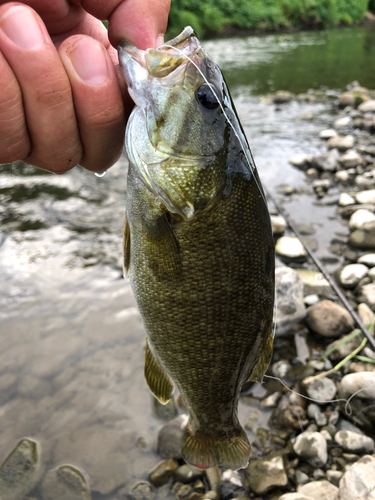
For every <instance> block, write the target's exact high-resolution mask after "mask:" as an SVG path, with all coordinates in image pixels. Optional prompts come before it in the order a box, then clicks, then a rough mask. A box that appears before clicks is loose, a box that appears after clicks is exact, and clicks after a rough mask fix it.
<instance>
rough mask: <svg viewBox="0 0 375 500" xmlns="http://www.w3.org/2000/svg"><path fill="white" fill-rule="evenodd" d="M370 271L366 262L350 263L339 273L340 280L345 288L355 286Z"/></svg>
mask: <svg viewBox="0 0 375 500" xmlns="http://www.w3.org/2000/svg"><path fill="white" fill-rule="evenodd" d="M367 273H368V267H367V266H365V265H364V264H348V265H347V266H345V267H343V268H342V269H341V271H340V273H339V282H340V285H341V286H342V287H343V288H355V287H356V286H357V285H358V283H359V282H360V281H361V279H363V278H364V277H365V276H366V275H367Z"/></svg>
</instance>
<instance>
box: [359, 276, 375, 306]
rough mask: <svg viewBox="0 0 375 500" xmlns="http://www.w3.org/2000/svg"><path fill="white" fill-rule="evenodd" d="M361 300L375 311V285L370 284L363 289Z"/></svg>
mask: <svg viewBox="0 0 375 500" xmlns="http://www.w3.org/2000/svg"><path fill="white" fill-rule="evenodd" d="M360 293H361V294H360V297H359V300H360V301H361V302H364V303H365V304H367V305H369V306H370V308H371V309H373V310H375V283H369V284H368V285H364V286H363V287H362V288H361V292H360Z"/></svg>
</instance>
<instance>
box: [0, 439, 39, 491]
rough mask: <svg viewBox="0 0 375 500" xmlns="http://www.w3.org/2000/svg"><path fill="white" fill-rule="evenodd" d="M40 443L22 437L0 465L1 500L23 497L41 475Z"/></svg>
mask: <svg viewBox="0 0 375 500" xmlns="http://www.w3.org/2000/svg"><path fill="white" fill-rule="evenodd" d="M42 472H43V471H42V468H41V459H40V445H39V443H38V442H37V441H34V440H32V439H22V440H21V441H20V442H19V443H18V444H17V446H16V447H15V448H14V450H13V451H12V452H11V453H10V455H8V456H7V458H6V459H5V460H4V462H3V463H2V464H1V465H0V494H1V497H0V498H1V500H3V499H4V500H19V499H20V498H24V497H25V496H26V495H27V494H28V493H29V492H30V491H31V490H32V489H33V488H34V486H35V485H36V483H37V482H38V481H39V479H40V477H41V475H42Z"/></svg>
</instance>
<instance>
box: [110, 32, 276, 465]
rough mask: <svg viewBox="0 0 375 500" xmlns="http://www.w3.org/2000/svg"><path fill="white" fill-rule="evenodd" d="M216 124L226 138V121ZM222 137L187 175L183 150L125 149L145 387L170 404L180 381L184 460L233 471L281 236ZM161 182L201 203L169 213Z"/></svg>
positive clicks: (263, 341) (241, 453) (240, 456)
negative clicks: (149, 154) (153, 153)
mask: <svg viewBox="0 0 375 500" xmlns="http://www.w3.org/2000/svg"><path fill="white" fill-rule="evenodd" d="M188 36H189V37H192V36H194V35H192V34H191V32H190V33H189V35H188ZM180 37H181V38H182V40H183V37H182V36H181V35H180ZM132 50H134V48H133V49H132ZM137 55H138V54H137ZM120 56H121V52H120ZM120 62H121V57H120ZM193 74H194V73H193ZM125 76H127V77H128V80H129V74H128V73H126V72H125ZM128 84H129V81H128ZM130 84H131V81H130ZM169 114H170V113H169ZM135 123H136V122H135ZM216 128H218V129H219V130H218V131H217V132H216V133H221V134H222V135H223V136H225V139H223V142H224V143H225V141H226V140H228V138H229V135H230V134H229V133H228V127H227V124H225V126H224V128H225V130H226V131H224V130H222V131H221V132H220V127H217V126H216ZM134 137H137V134H134ZM160 137H161V136H160V135H159V134H158V141H159V140H160ZM174 140H175V141H176V139H174ZM171 141H173V139H171ZM178 141H179V143H180V142H181V133H179V139H178ZM158 143H159V142H158ZM155 144H156V143H155V142H154V145H155ZM174 144H176V142H175V143H174ZM218 144H219V146H218V151H219V150H220V153H218V154H217V155H216V156H215V159H214V160H213V161H212V162H211V164H210V165H209V166H203V167H202V165H199V164H196V165H194V162H193V161H192V160H190V163H191V166H190V167H189V166H186V165H185V166H183V169H182V171H183V172H185V174H181V169H180V170H179V159H178V155H177V157H174V156H173V155H172V157H170V158H169V161H170V163H169V164H168V165H169V168H166V166H165V165H164V167H163V168H160V166H155V164H152V162H151V163H150V165H148V166H146V167H144V166H143V167H142V165H139V161H137V158H138V157H137V155H136V154H134V153H133V154H130V155H129V157H130V166H129V173H128V188H127V201H126V213H127V222H126V228H125V262H126V267H129V274H130V280H131V284H132V288H133V291H134V295H135V297H136V299H137V303H138V306H139V309H140V312H141V315H142V318H143V321H144V324H145V328H146V331H147V337H148V346H147V352H146V369H145V373H146V379H147V381H148V383H149V386H150V388H151V390H152V391H153V392H154V394H155V395H156V396H157V397H159V399H160V400H161V401H162V402H164V403H165V402H167V400H168V399H169V398H170V396H171V393H172V390H173V386H174V385H175V386H176V387H177V388H178V390H179V391H180V393H181V396H182V398H183V401H184V403H185V405H186V407H187V408H188V410H189V422H188V424H187V428H186V431H185V443H184V446H183V450H182V451H183V455H184V458H185V459H186V460H187V461H188V462H189V463H192V464H193V465H196V466H199V467H201V468H207V467H211V466H214V465H224V466H226V467H229V468H233V469H237V468H240V467H244V466H246V464H247V462H248V458H249V453H250V448H249V444H248V440H247V437H246V434H245V432H244V430H243V429H242V427H241V426H240V424H239V422H238V417H237V405H238V398H239V393H240V390H241V387H242V385H243V384H244V382H246V381H247V380H248V379H249V377H250V378H252V379H253V380H258V381H260V380H261V379H262V376H263V374H264V372H265V370H266V369H267V366H268V363H269V361H270V356H271V352H272V313H273V303H274V243H273V238H272V231H271V225H270V218H269V214H268V210H267V206H266V204H265V202H264V197H263V195H262V192H261V187H260V180H259V177H258V174H257V172H256V170H254V171H253V172H252V175H247V173H246V172H241V171H239V172H238V173H234V175H233V174H231V175H229V173H228V172H229V171H230V168H229V170H228V157H229V150H230V147H229V146H228V144H224V147H223V146H222V145H220V144H221V142H220V141H219V142H218ZM130 147H131V148H133V147H134V145H133V143H132V145H131V146H130ZM175 147H176V146H175ZM192 147H194V146H192ZM128 149H129V148H128ZM223 152H224V153H223ZM238 154H240V151H238ZM223 159H224V161H223ZM132 160H133V161H132ZM161 164H162V162H161ZM229 167H231V165H229ZM141 168H147V174H148V175H151V176H152V175H153V177H152V178H151V180H148V179H146V180H145V178H144V177H143V176H142V175H140V173H139V172H140V169H141ZM150 172H153V173H152V174H150ZM229 177H230V183H229V184H228V178H229ZM155 179H157V183H165V184H168V183H171V184H172V189H171V191H169V192H168V195H169V196H175V200H177V202H175V203H176V205H178V203H180V200H181V199H184V200H193V209H191V207H190V205H189V207H188V209H186V212H184V211H183V209H181V210H180V211H179V212H178V211H177V210H176V211H171V210H170V209H169V208H170V207H168V206H167V205H166V203H164V201H165V195H164V194H162V195H161V196H158V195H155V189H154V187H151V188H150V184H151V183H152V182H155ZM176 179H177V180H176ZM228 185H229V188H228ZM176 186H177V189H176ZM202 186H203V187H202ZM218 186H219V187H218ZM174 189H175V191H173V190H174ZM215 190H216V193H215ZM175 192H176V194H174V193H175ZM171 193H172V195H171ZM181 193H182V195H181ZM213 193H214V194H213ZM199 197H201V199H199ZM197 198H198V199H197ZM195 200H196V201H195ZM207 200H208V201H207ZM168 202H169V199H167V204H168ZM186 204H187V202H186ZM172 208H173V207H172ZM191 210H193V212H191Z"/></svg>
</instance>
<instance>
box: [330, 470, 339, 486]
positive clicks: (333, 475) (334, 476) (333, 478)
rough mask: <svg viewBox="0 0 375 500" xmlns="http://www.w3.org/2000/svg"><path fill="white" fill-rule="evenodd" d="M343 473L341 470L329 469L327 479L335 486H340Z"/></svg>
mask: <svg viewBox="0 0 375 500" xmlns="http://www.w3.org/2000/svg"><path fill="white" fill-rule="evenodd" d="M342 476H343V473H342V472H341V471H339V470H327V479H328V481H329V482H330V483H332V484H334V485H335V486H337V487H338V486H339V483H340V479H341V478H342Z"/></svg>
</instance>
